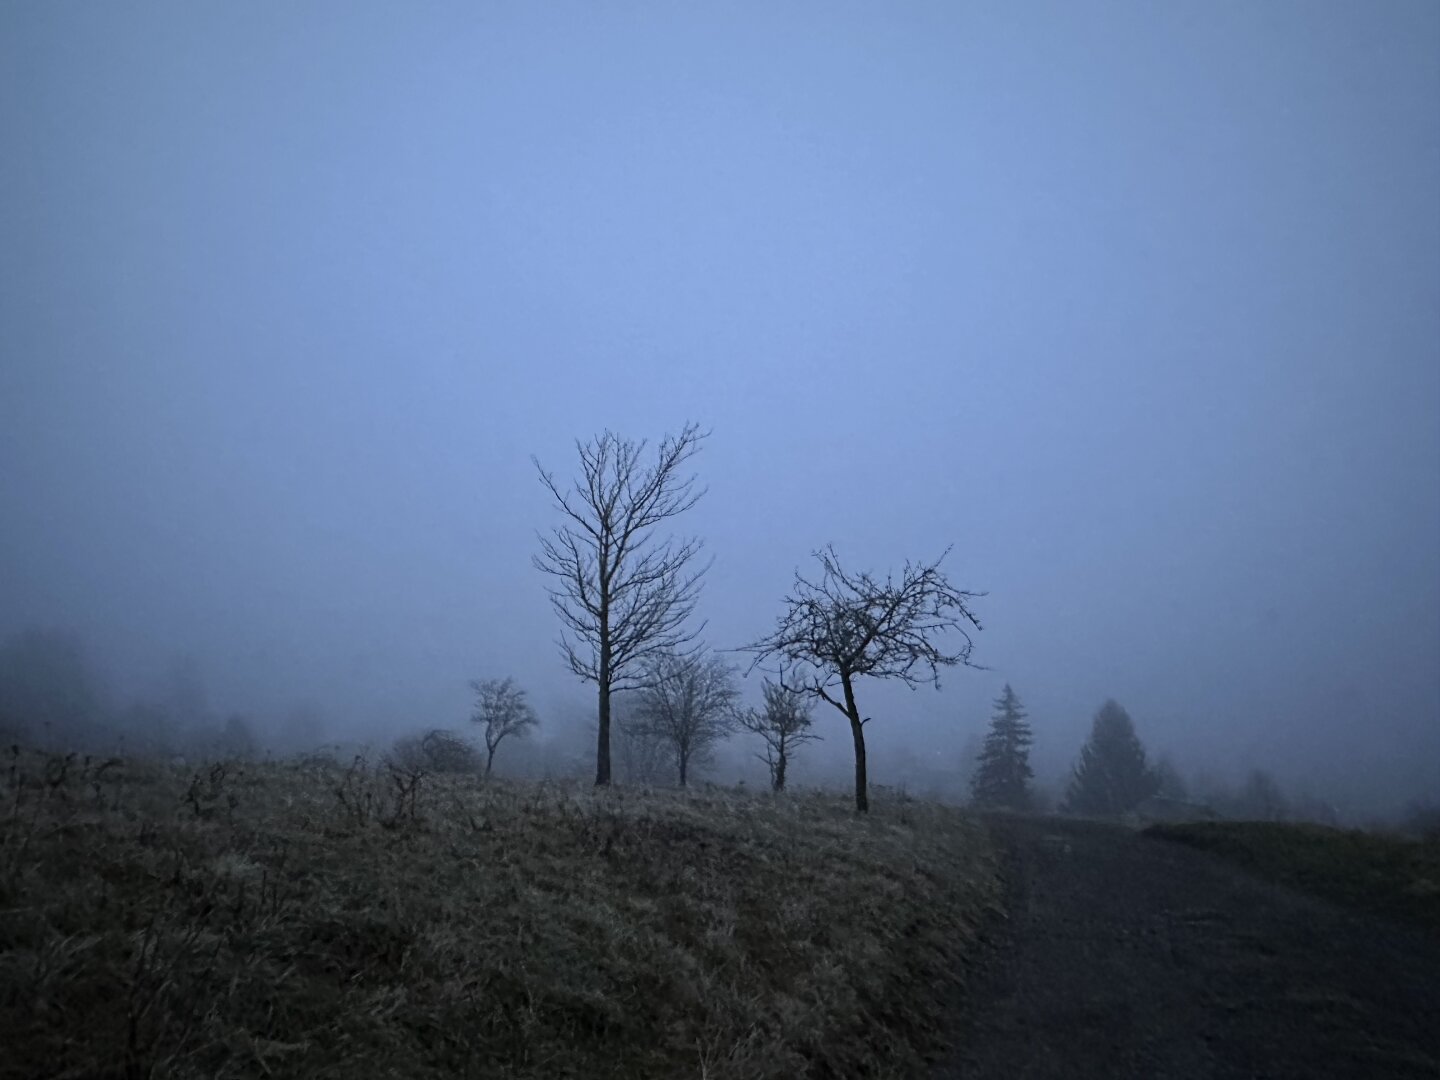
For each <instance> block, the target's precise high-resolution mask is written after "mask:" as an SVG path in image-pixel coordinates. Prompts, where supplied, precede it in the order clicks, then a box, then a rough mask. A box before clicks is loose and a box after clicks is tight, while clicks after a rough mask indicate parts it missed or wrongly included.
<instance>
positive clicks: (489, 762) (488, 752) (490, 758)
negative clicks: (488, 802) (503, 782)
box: [485, 743, 500, 780]
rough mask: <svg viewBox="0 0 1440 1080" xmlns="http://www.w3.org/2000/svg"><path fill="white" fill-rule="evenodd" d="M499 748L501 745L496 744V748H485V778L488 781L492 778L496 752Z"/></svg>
mask: <svg viewBox="0 0 1440 1080" xmlns="http://www.w3.org/2000/svg"><path fill="white" fill-rule="evenodd" d="M499 746H500V744H499V743H496V744H495V745H494V746H487V747H486V748H485V778H486V779H487V780H488V779H489V778H490V768H491V766H493V765H494V764H495V751H496V750H497V749H498V748H499Z"/></svg>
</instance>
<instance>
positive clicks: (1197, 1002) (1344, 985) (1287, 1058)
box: [935, 818, 1440, 1080]
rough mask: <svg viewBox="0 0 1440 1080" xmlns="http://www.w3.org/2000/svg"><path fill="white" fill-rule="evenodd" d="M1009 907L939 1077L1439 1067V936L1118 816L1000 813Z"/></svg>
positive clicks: (1398, 1071)
mask: <svg viewBox="0 0 1440 1080" xmlns="http://www.w3.org/2000/svg"><path fill="white" fill-rule="evenodd" d="M990 826H991V832H992V836H993V837H994V840H995V843H996V845H997V847H998V848H999V849H1000V850H1001V852H1002V860H1003V865H1004V871H1003V873H1004V876H1005V878H1006V888H1007V896H1008V898H1007V904H1006V907H1007V910H1008V918H1007V919H1005V920H998V919H997V920H995V921H994V922H993V923H992V926H991V932H990V934H989V937H988V940H987V942H986V945H985V947H984V949H983V950H982V952H981V953H980V954H978V955H977V957H976V959H975V961H974V963H973V965H972V967H971V969H970V971H969V973H968V978H967V988H966V991H965V1000H964V1002H963V1003H962V1006H961V1009H962V1019H961V1021H960V1023H959V1025H958V1027H957V1038H956V1044H957V1049H956V1050H955V1051H954V1053H953V1054H952V1056H951V1057H950V1059H949V1060H948V1061H947V1062H946V1063H945V1065H944V1066H943V1067H942V1068H941V1069H940V1070H939V1071H938V1072H937V1073H936V1074H935V1080H960V1078H974V1080H986V1078H990V1077H1005V1078H1007V1080H1009V1078H1040V1077H1065V1078H1070V1080H1085V1078H1088V1077H1094V1078H1096V1080H1100V1078H1104V1080H1123V1078H1126V1077H1136V1078H1141V1077H1144V1078H1147V1080H1149V1078H1155V1077H1165V1078H1173V1080H1187V1078H1190V1077H1196V1078H1199V1077H1207V1078H1217V1080H1219V1078H1227V1077H1237V1078H1238V1077H1246V1078H1252V1077H1267V1078H1280V1077H1295V1078H1306V1080H1323V1078H1329V1077H1337V1078H1338V1077H1431V1078H1434V1077H1437V1076H1440V938H1437V937H1435V936H1434V935H1433V934H1431V933H1428V932H1426V931H1425V929H1424V928H1423V925H1422V924H1421V923H1418V922H1415V921H1410V922H1399V921H1391V919H1389V918H1388V917H1386V916H1385V915H1377V914H1375V913H1373V912H1371V911H1365V910H1361V909H1357V908H1356V907H1354V906H1350V905H1346V906H1340V905H1339V904H1336V903H1334V902H1331V901H1329V900H1325V899H1321V898H1319V897H1317V896H1314V895H1311V894H1308V893H1302V892H1299V891H1294V890H1292V889H1291V888H1289V887H1287V886H1284V885H1280V884H1276V883H1272V882H1269V881H1265V880H1262V879H1260V878H1258V877H1254V876H1252V875H1251V873H1250V872H1249V871H1247V870H1246V869H1243V868H1242V867H1240V866H1239V865H1237V864H1236V863H1234V862H1232V861H1228V860H1225V859H1222V858H1219V857H1217V856H1216V855H1214V854H1212V853H1207V852H1204V851H1200V850H1196V849H1195V848H1193V847H1190V846H1186V845H1182V844H1178V843H1175V842H1173V841H1171V840H1166V839H1162V838H1159V837H1156V836H1149V835H1145V834H1143V833H1137V832H1134V831H1131V830H1128V829H1123V828H1120V827H1115V826H1105V825H1096V824H1089V823H1079V822H1063V821H1056V820H1053V819H1052V820H1048V821H1042V820H1026V819H1009V820H1006V819H998V818H997V819H994V820H992V821H991V822H990Z"/></svg>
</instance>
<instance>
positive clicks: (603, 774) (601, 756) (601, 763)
mask: <svg viewBox="0 0 1440 1080" xmlns="http://www.w3.org/2000/svg"><path fill="white" fill-rule="evenodd" d="M602 588H605V585H603V582H602ZM609 618H611V616H609V612H608V611H602V612H600V619H602V622H603V624H605V625H603V626H602V629H600V677H599V680H596V681H598V683H599V684H600V723H599V732H598V733H596V743H595V786H596V788H609V786H611V636H609V632H608V631H609Z"/></svg>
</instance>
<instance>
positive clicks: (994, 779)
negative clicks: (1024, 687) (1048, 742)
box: [970, 683, 1035, 810]
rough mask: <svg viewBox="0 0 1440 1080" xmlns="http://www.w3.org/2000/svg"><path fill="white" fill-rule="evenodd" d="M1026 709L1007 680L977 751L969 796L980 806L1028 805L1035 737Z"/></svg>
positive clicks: (1022, 807)
mask: <svg viewBox="0 0 1440 1080" xmlns="http://www.w3.org/2000/svg"><path fill="white" fill-rule="evenodd" d="M1025 715H1026V714H1025V710H1024V709H1022V708H1021V707H1020V699H1019V697H1017V696H1016V694H1015V691H1014V690H1012V689H1011V688H1010V684H1009V683H1006V684H1005V690H1004V692H1003V693H1001V695H1000V697H999V698H998V699H997V700H996V702H995V714H994V715H993V716H992V717H991V719H990V732H989V734H988V735H986V736H985V746H984V748H983V749H982V750H981V751H980V763H979V767H978V768H977V769H976V770H975V776H974V778H973V779H972V780H971V783H970V791H971V796H972V797H973V799H974V800H975V802H976V803H977V804H979V805H980V806H991V807H999V808H1003V809H1006V810H1028V809H1029V808H1030V786H1029V784H1030V779H1031V777H1033V776H1034V775H1035V773H1034V771H1033V770H1031V768H1030V744H1031V743H1032V742H1033V741H1034V738H1033V736H1032V735H1031V733H1030V725H1029V724H1028V723H1026V722H1025Z"/></svg>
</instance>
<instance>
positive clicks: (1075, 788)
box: [1065, 700, 1155, 817]
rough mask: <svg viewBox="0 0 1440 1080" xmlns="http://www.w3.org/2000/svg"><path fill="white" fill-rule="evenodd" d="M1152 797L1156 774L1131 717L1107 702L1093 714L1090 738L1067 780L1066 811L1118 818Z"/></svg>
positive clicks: (1082, 748) (1115, 704)
mask: <svg viewBox="0 0 1440 1080" xmlns="http://www.w3.org/2000/svg"><path fill="white" fill-rule="evenodd" d="M1153 794H1155V775H1154V773H1152V772H1151V771H1150V769H1149V768H1148V767H1147V765H1146V763H1145V747H1144V746H1143V745H1142V744H1141V742H1140V738H1139V736H1137V735H1136V734H1135V724H1134V723H1133V722H1132V721H1131V719H1130V714H1129V713H1127V712H1126V711H1125V710H1124V709H1123V708H1121V707H1120V705H1119V704H1117V703H1116V702H1115V701H1113V700H1111V701H1107V702H1105V704H1104V705H1102V706H1101V707H1100V711H1099V712H1097V713H1096V714H1095V721H1094V723H1093V725H1092V726H1091V729H1090V738H1089V739H1088V740H1087V741H1086V743H1085V745H1084V746H1083V747H1081V749H1080V760H1079V761H1078V762H1076V764H1075V770H1074V773H1073V774H1072V776H1071V778H1070V789H1069V792H1068V793H1067V794H1066V796H1065V810H1066V811H1067V812H1069V813H1072V814H1091V815H1094V816H1097V817H1119V816H1120V815H1121V814H1124V813H1127V812H1128V811H1130V810H1133V809H1135V807H1136V806H1138V805H1139V804H1140V803H1141V802H1142V801H1143V800H1145V799H1147V798H1149V797H1150V796H1151V795H1153Z"/></svg>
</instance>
